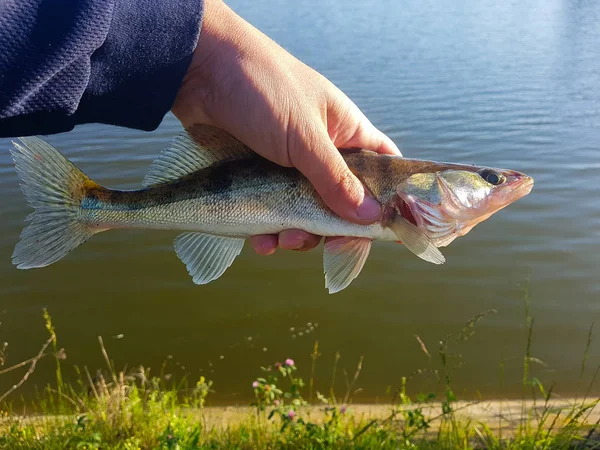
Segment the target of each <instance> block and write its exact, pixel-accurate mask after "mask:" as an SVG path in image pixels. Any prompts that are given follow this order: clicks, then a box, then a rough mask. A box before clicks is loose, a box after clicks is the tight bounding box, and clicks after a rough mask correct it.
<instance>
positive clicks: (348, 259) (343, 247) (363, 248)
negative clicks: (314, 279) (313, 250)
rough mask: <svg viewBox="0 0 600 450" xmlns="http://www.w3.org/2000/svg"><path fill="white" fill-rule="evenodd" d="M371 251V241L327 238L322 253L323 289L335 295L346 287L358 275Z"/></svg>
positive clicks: (350, 238)
mask: <svg viewBox="0 0 600 450" xmlns="http://www.w3.org/2000/svg"><path fill="white" fill-rule="evenodd" d="M370 250H371V239H368V238H355V237H336V238H328V239H327V240H326V241H325V250H324V252H323V269H324V270H325V287H326V288H327V289H328V290H329V293H330V294H335V293H336V292H339V291H341V290H342V289H345V288H347V287H348V285H349V284H350V283H351V282H352V281H353V280H354V279H355V278H356V277H357V276H358V275H359V274H360V271H361V270H362V268H363V266H364V265H365V261H366V260H367V258H368V256H369V251H370Z"/></svg>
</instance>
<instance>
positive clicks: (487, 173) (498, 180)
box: [479, 169, 506, 186]
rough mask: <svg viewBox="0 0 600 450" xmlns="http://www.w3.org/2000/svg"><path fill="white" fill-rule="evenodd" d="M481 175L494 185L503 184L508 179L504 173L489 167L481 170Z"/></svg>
mask: <svg viewBox="0 0 600 450" xmlns="http://www.w3.org/2000/svg"><path fill="white" fill-rule="evenodd" d="M479 176H481V178H483V179H484V180H485V181H487V182H488V183H490V184H493V185H494V186H498V185H499V184H502V183H504V182H505V181H506V178H504V175H502V174H500V173H498V172H494V171H493V170H489V169H485V170H482V171H481V172H479Z"/></svg>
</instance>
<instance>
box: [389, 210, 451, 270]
mask: <svg viewBox="0 0 600 450" xmlns="http://www.w3.org/2000/svg"><path fill="white" fill-rule="evenodd" d="M389 227H390V229H391V230H392V231H393V232H394V234H395V235H396V236H398V239H400V240H401V241H402V243H403V244H404V246H405V247H406V248H407V249H409V250H410V251H411V252H413V253H414V254H415V255H417V256H418V257H419V258H421V259H424V260H425V261H428V262H430V263H433V264H443V263H444V262H446V258H444V255H442V252H440V251H439V250H438V249H437V247H436V246H435V245H434V244H433V242H432V241H431V239H430V238H429V237H428V236H427V235H426V234H425V233H423V232H422V231H421V230H419V229H418V228H417V227H416V226H415V225H413V224H412V223H410V222H409V221H408V220H406V219H405V218H404V217H402V216H400V215H397V216H396V217H394V220H393V221H392V222H391V223H390V225H389Z"/></svg>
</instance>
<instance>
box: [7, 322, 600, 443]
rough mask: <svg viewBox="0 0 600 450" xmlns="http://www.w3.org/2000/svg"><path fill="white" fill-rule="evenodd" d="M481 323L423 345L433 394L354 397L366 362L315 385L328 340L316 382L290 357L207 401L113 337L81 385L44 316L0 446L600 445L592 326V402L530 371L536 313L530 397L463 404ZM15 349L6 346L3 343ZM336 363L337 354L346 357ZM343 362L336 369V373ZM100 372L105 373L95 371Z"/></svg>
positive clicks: (83, 373) (403, 382)
mask: <svg viewBox="0 0 600 450" xmlns="http://www.w3.org/2000/svg"><path fill="white" fill-rule="evenodd" d="M488 314H490V312H485V313H482V314H479V315H477V316H475V317H474V318H472V319H470V320H469V321H468V322H467V323H466V324H465V326H464V327H463V328H462V329H460V330H458V331H457V332H456V333H455V334H452V335H448V336H447V337H446V338H445V339H444V340H442V341H441V342H440V343H439V348H438V352H437V353H436V354H431V353H430V352H429V351H428V349H427V348H426V347H425V345H424V344H423V343H422V341H420V340H419V339H418V338H417V341H418V342H419V343H420V344H421V346H422V350H423V352H424V353H425V354H426V355H427V356H428V358H429V360H430V365H431V367H430V368H429V369H427V370H428V372H429V373H430V375H431V376H432V378H433V380H434V385H432V386H431V388H432V390H431V392H430V393H421V394H410V393H409V392H410V390H409V389H408V387H409V386H410V384H411V381H412V379H413V378H412V377H400V380H399V385H398V386H396V387H393V388H391V389H390V392H389V398H388V402H387V404H378V405H368V404H355V403H354V402H355V399H354V395H355V394H356V392H358V391H360V389H361V387H360V384H361V382H360V374H361V371H362V359H361V360H360V361H359V362H358V365H357V367H356V370H355V371H354V373H353V374H352V373H350V374H348V373H346V372H344V375H345V379H346V383H345V387H344V389H343V391H342V392H339V391H337V390H336V389H335V386H334V383H333V382H332V383H331V386H330V388H329V389H328V390H327V391H326V392H325V393H323V392H319V391H318V390H317V388H316V387H315V383H314V381H315V378H314V372H315V365H316V361H317V359H318V358H319V355H320V352H319V346H318V342H315V344H314V348H313V352H312V354H311V360H312V366H311V367H310V371H305V373H310V377H309V378H308V381H307V382H305V381H304V379H303V378H302V377H301V376H300V375H299V372H298V369H297V367H296V363H295V361H294V360H292V359H290V358H288V359H285V360H282V361H279V362H275V363H273V364H272V365H268V366H264V367H260V372H259V373H260V376H258V377H256V378H254V379H253V380H248V384H247V386H248V390H249V392H251V398H252V400H250V401H249V405H248V406H238V407H216V406H213V407H211V406H208V405H207V403H206V402H207V398H210V395H211V394H212V393H213V392H214V391H213V384H212V382H211V381H210V380H207V379H206V378H204V377H203V376H201V377H199V378H198V379H195V380H191V379H188V378H184V379H180V380H176V379H174V378H173V376H172V375H171V374H169V373H166V372H164V371H160V372H159V373H158V374H156V375H151V374H150V370H149V369H147V368H144V367H141V366H138V367H136V368H132V369H123V370H117V369H116V368H115V365H114V363H113V362H112V360H111V359H110V357H109V355H108V352H107V350H106V348H105V346H104V343H103V340H102V338H99V339H98V340H99V344H100V352H101V354H102V357H103V359H104V361H105V367H104V369H101V370H97V371H94V372H90V371H89V370H88V369H87V367H85V366H83V367H80V368H78V367H77V366H73V367H74V369H75V372H76V373H77V374H78V379H77V380H76V381H75V382H67V381H65V380H64V378H63V365H64V364H65V363H64V358H65V351H64V350H63V349H62V348H61V347H59V346H58V344H57V336H56V333H55V330H54V327H53V324H52V320H51V318H50V315H49V314H48V313H47V312H44V318H45V321H46V329H47V330H48V333H49V337H48V340H47V341H46V343H45V344H44V345H43V346H42V348H41V349H40V351H39V353H38V354H37V355H35V356H33V357H32V358H30V359H27V360H25V361H22V362H20V363H17V364H14V365H12V366H9V367H7V365H6V363H5V361H6V358H5V355H6V353H2V354H1V355H0V356H3V359H2V362H3V363H4V368H0V376H2V375H4V374H7V373H9V372H13V373H14V372H15V371H21V372H24V374H23V375H22V378H21V379H20V381H18V382H17V383H16V384H14V385H12V387H9V388H8V389H7V390H4V389H0V391H2V392H0V449H11V450H13V449H14V450H18V449H22V450H31V449H36V450H37V449H39V450H42V449H43V450H53V449H71V448H73V449H115V450H132V449H155V448H156V449H181V450H184V449H190V450H192V449H204V448H206V449H209V448H210V449H215V448H236V449H256V448H260V449H262V448H293V449H304V448H306V449H319V448H383V449H387V448H389V449H414V448H425V449H428V448H432V449H433V448H436V449H437V448H442V449H466V448H491V449H521V448H531V449H538V448H539V449H571V448H573V449H575V448H577V449H584V448H590V449H591V448H598V447H600V440H599V439H598V433H597V426H598V424H599V423H600V408H597V404H598V403H599V402H600V398H597V395H595V394H596V392H597V391H596V388H595V384H596V379H597V376H598V374H599V373H600V365H598V366H595V367H594V366H593V367H592V368H591V370H590V368H589V367H588V355H589V348H590V346H591V343H592V331H593V328H590V331H589V336H588V340H587V344H586V346H585V348H584V349H583V353H582V354H583V359H582V362H581V366H580V369H579V371H580V374H579V383H578V385H577V390H578V391H579V392H581V397H578V398H564V397H561V396H560V395H559V394H558V393H556V392H554V386H553V385H551V386H544V385H543V384H542V382H541V381H540V380H539V379H537V378H536V377H535V376H533V375H532V374H531V370H530V367H529V366H530V363H532V362H535V361H536V359H535V358H533V357H532V356H531V354H530V348H531V336H532V333H531V331H532V329H533V328H532V327H533V320H532V319H531V318H530V317H529V315H528V314H526V327H527V330H528V339H527V342H526V345H525V349H526V350H525V355H524V357H523V378H522V380H523V382H522V400H505V401H499V400H494V399H480V400H478V401H464V400H461V399H458V398H457V397H456V395H455V393H454V390H453V383H452V382H453V377H454V374H455V371H456V370H457V369H458V368H459V367H460V364H458V363H459V362H460V361H461V359H460V358H461V357H460V355H457V354H456V353H455V352H454V351H453V348H454V346H455V345H456V344H457V343H458V342H464V341H466V340H468V339H470V338H471V337H472V336H473V334H474V332H475V327H476V325H477V323H478V321H479V320H481V319H482V318H483V317H485V316H486V315H488ZM5 348H6V346H5V347H4V349H5ZM45 358H47V359H53V360H54V364H55V367H56V372H55V374H56V375H55V379H54V380H53V381H51V382H50V383H48V384H47V385H46V386H45V387H41V388H39V389H38V393H37V395H36V397H35V398H34V399H27V400H26V399H24V398H19V397H18V389H19V388H20V387H21V386H22V385H23V384H24V383H26V382H27V380H28V378H29V375H31V374H32V373H33V372H34V371H35V368H36V366H37V364H38V363H39V362H40V361H41V360H42V359H45ZM336 361H337V360H336ZM336 370H337V364H336V363H335V362H334V366H333V368H332V372H331V373H332V379H335V373H336ZM91 373H95V375H94V376H92V375H91Z"/></svg>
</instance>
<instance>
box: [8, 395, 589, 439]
mask: <svg viewBox="0 0 600 450" xmlns="http://www.w3.org/2000/svg"><path fill="white" fill-rule="evenodd" d="M597 402H598V401H597V400H591V401H590V400H588V399H584V398H569V399H554V400H552V399H548V400H544V401H542V402H535V401H532V400H529V401H514V400H507V401H499V400H496V401H480V402H460V401H456V402H453V404H452V405H451V406H450V407H449V406H448V404H446V403H444V402H433V403H429V404H408V403H405V404H403V405H387V406H385V405H342V406H331V405H321V406H314V405H313V406H303V407H298V408H296V409H293V411H294V414H293V415H292V414H290V413H289V411H292V409H289V410H287V412H285V411H284V414H278V413H275V414H271V412H272V411H276V412H277V411H278V409H277V408H274V409H273V410H272V411H264V412H260V411H259V410H257V409H256V408H252V407H202V408H186V407H177V408H174V409H169V408H165V406H166V405H165V404H162V405H160V402H159V403H158V404H154V405H153V407H151V409H150V410H147V413H146V414H142V415H139V414H136V412H135V411H136V408H137V407H136V406H135V405H134V404H131V405H129V406H130V408H128V409H129V411H128V412H126V411H124V410H121V411H112V413H117V414H114V415H113V416H112V417H111V414H106V413H107V412H110V411H108V410H104V411H102V414H99V415H98V414H94V413H93V412H92V414H89V413H88V414H82V415H34V416H18V415H5V416H4V417H3V418H2V419H0V448H2V449H59V448H60V449H64V448H77V449H92V448H95V449H100V448H102V449H138V448H139V449H145V448H165V449H173V448H176V449H201V448H239V449H254V448H448V449H454V448H456V449H458V448H497V449H513V448H515V449H516V448H519V449H521V448H545V449H566V448H580V449H581V448H597V447H598V446H600V440H599V436H598V434H597V431H596V426H597V425H598V423H599V422H600V408H596V404H597ZM157 407H158V408H157Z"/></svg>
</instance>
